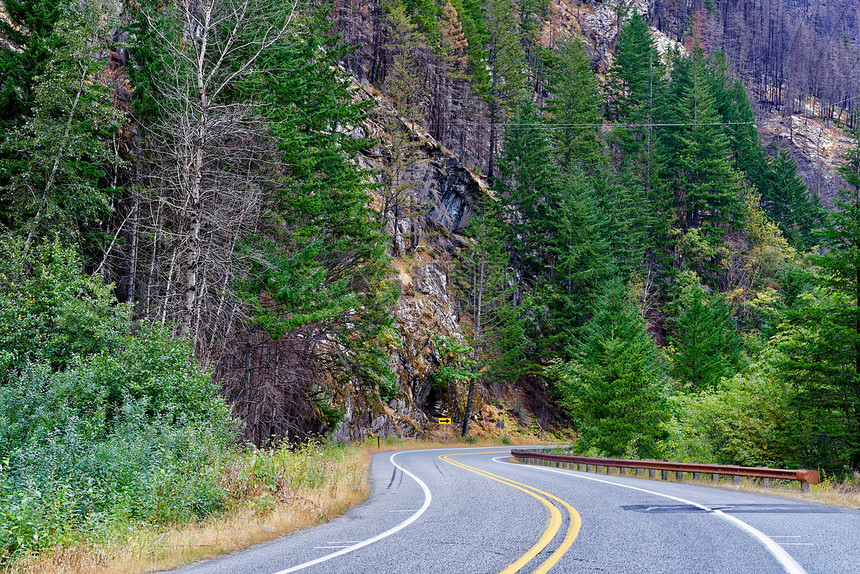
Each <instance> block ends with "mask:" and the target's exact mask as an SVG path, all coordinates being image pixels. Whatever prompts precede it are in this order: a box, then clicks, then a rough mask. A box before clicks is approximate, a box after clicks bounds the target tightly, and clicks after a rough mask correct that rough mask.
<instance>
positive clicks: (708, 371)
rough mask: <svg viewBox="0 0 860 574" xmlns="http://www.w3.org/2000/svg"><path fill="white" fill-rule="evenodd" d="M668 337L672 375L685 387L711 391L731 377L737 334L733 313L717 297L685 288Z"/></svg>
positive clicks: (736, 355) (736, 354)
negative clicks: (723, 379) (722, 380)
mask: <svg viewBox="0 0 860 574" xmlns="http://www.w3.org/2000/svg"><path fill="white" fill-rule="evenodd" d="M678 302H679V305H680V311H679V314H678V318H677V319H676V321H675V328H674V330H673V333H672V335H670V337H669V342H670V343H671V344H672V345H673V347H674V353H673V356H672V375H673V376H674V377H675V378H676V379H677V380H678V381H679V382H680V383H681V384H683V385H684V386H685V387H688V388H693V389H697V390H702V389H713V388H715V387H716V385H717V383H719V381H720V379H722V378H724V377H729V376H731V375H732V374H734V371H735V368H736V367H737V365H738V361H739V359H740V352H741V340H740V334H739V333H738V330H737V328H736V327H735V324H734V322H733V321H732V310H731V307H729V306H728V305H727V304H726V303H725V301H723V299H722V297H720V295H719V294H716V293H715V294H708V293H706V292H705V290H704V289H702V287H701V286H700V285H699V284H698V282H696V283H694V284H693V285H691V286H688V287H686V288H685V289H684V290H683V292H682V294H681V297H680V298H679V301H678Z"/></svg>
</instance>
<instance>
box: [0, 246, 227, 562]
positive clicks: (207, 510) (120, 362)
mask: <svg viewBox="0 0 860 574" xmlns="http://www.w3.org/2000/svg"><path fill="white" fill-rule="evenodd" d="M20 247H21V246H20V244H14V243H10V242H6V243H2V242H0V345H2V349H3V351H2V354H0V460H2V461H3V463H2V466H0V563H2V562H9V561H11V560H14V559H15V558H17V557H19V556H22V555H25V554H29V553H32V552H37V551H39V550H41V549H44V548H49V547H53V546H56V545H60V546H62V545H64V544H66V543H68V542H69V541H71V540H74V539H75V537H77V536H80V535H81V533H83V532H90V533H91V532H95V531H100V532H112V533H117V532H122V530H123V529H124V528H126V527H127V526H129V525H131V524H134V523H139V522H148V523H154V524H168V523H179V522H183V521H188V520H192V519H196V518H198V517H202V516H206V515H209V514H212V513H215V512H218V511H220V510H221V509H222V508H223V507H224V505H225V503H226V500H227V492H226V490H225V489H224V487H223V486H222V477H223V468H224V466H225V463H226V460H227V457H228V456H229V455H230V453H231V445H232V444H233V441H234V438H235V436H236V429H235V425H234V423H233V421H232V420H231V418H230V416H229V409H228V407H227V405H226V403H225V402H224V400H223V398H222V397H221V396H220V394H219V393H218V389H217V387H216V386H215V385H213V384H212V382H211V380H210V378H209V376H208V375H207V374H206V373H204V372H202V371H201V370H200V368H199V367H198V366H197V365H196V363H195V362H194V359H193V357H192V353H191V348H190V345H189V344H188V343H187V342H185V341H180V340H175V339H172V338H171V337H169V336H168V335H167V334H166V333H164V332H161V331H157V330H153V329H151V328H148V327H147V326H145V325H140V324H137V325H136V324H134V323H133V322H132V320H131V315H130V309H129V308H128V307H127V306H124V305H118V304H117V303H116V300H115V299H114V298H113V295H112V293H111V289H110V287H109V286H107V285H104V284H103V283H102V282H101V280H100V279H99V278H98V277H90V276H86V275H85V274H83V272H82V269H81V265H80V262H79V260H78V258H77V257H76V256H75V254H74V253H73V252H72V251H70V250H67V249H64V248H62V247H60V246H58V245H57V244H46V245H42V246H33V247H32V248H31V249H30V250H29V251H25V250H22V249H20Z"/></svg>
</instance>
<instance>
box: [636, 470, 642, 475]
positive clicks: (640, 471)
mask: <svg viewBox="0 0 860 574" xmlns="http://www.w3.org/2000/svg"><path fill="white" fill-rule="evenodd" d="M636 476H642V469H641V468H637V469H636Z"/></svg>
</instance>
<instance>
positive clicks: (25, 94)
mask: <svg viewBox="0 0 860 574" xmlns="http://www.w3.org/2000/svg"><path fill="white" fill-rule="evenodd" d="M66 5H67V2H65V0H4V2H3V8H4V11H5V14H6V18H0V36H2V37H3V38H4V39H5V40H6V41H7V42H9V43H10V44H11V45H12V46H14V47H15V48H16V49H9V47H7V46H4V49H2V50H0V71H2V74H0V141H2V139H3V133H4V131H5V130H6V129H8V128H9V127H11V126H14V125H15V124H16V123H19V122H20V121H21V118H22V117H26V116H27V115H29V113H30V111H31V108H32V105H33V89H34V87H35V85H36V78H38V77H39V76H41V75H42V74H44V72H45V68H46V66H47V64H48V62H49V61H50V59H51V51H52V49H53V48H52V44H53V43H55V42H56V41H57V40H58V38H57V36H56V35H54V34H52V32H53V30H54V25H55V24H56V23H57V21H58V20H59V19H60V18H61V17H62V16H63V11H64V9H65V7H66ZM59 40H60V41H62V39H61V38H60V39H59Z"/></svg>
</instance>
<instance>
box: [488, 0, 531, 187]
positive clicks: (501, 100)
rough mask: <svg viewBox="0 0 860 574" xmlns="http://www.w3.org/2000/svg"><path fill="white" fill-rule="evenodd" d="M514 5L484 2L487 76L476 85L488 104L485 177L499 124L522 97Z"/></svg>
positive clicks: (504, 0)
mask: <svg viewBox="0 0 860 574" xmlns="http://www.w3.org/2000/svg"><path fill="white" fill-rule="evenodd" d="M513 14H515V7H514V4H513V2H511V0H490V1H489V3H488V5H487V12H486V22H487V46H486V53H487V67H488V69H489V74H490V77H489V78H488V80H487V83H486V84H484V85H483V86H478V87H479V89H480V90H481V91H482V93H483V96H484V99H485V100H486V101H487V106H488V107H489V122H490V142H489V143H490V153H489V155H490V157H489V165H488V168H487V177H488V178H489V180H490V182H492V181H493V178H494V177H495V175H496V174H495V161H496V154H497V153H498V145H499V139H500V134H501V127H502V126H503V125H504V123H505V121H506V120H507V119H508V118H509V117H510V115H511V114H512V113H513V112H514V111H515V109H516V106H517V104H518V102H519V101H520V100H521V99H522V98H523V89H524V81H525V78H524V77H523V70H524V69H525V54H524V53H523V47H522V44H521V43H520V34H519V30H518V29H517V27H516V21H515V19H514V18H513V17H512V16H513Z"/></svg>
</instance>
